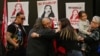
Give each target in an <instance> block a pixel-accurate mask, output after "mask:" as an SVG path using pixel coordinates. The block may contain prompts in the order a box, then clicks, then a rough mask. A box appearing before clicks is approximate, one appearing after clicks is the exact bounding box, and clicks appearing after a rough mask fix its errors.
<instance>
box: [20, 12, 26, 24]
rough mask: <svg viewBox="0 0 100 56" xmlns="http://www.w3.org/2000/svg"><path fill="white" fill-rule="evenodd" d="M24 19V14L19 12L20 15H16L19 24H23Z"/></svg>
mask: <svg viewBox="0 0 100 56" xmlns="http://www.w3.org/2000/svg"><path fill="white" fill-rule="evenodd" d="M24 20H25V16H24V15H23V14H21V15H20V16H19V17H18V21H19V23H20V24H23V22H24Z"/></svg>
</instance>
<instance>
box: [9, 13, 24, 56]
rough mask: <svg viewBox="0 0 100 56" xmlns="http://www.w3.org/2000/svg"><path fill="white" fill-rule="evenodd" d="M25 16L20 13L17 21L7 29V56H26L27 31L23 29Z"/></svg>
mask: <svg viewBox="0 0 100 56" xmlns="http://www.w3.org/2000/svg"><path fill="white" fill-rule="evenodd" d="M24 20H25V16H24V14H23V13H21V12H19V13H17V15H16V19H15V21H14V22H13V23H11V24H10V25H9V26H8V28H7V43H8V45H7V46H8V47H7V49H8V52H7V56H20V55H23V56H25V47H24V44H25V39H26V31H25V29H24V27H23V22H24Z"/></svg>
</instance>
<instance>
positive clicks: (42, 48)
mask: <svg viewBox="0 0 100 56" xmlns="http://www.w3.org/2000/svg"><path fill="white" fill-rule="evenodd" d="M51 28H52V22H51V20H50V19H49V18H42V19H37V21H36V23H35V25H34V26H33V29H32V30H31V31H30V33H29V36H28V46H27V56H54V53H53V51H52V46H53V45H52V39H53V38H54V35H55V32H57V31H59V30H56V31H55V30H52V29H51ZM33 32H35V33H33ZM46 32H47V33H46ZM51 32H52V33H51ZM36 33H38V34H36ZM34 34H35V35H34ZM39 34H40V35H39ZM48 34H50V35H48Z"/></svg>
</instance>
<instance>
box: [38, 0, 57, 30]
mask: <svg viewBox="0 0 100 56" xmlns="http://www.w3.org/2000/svg"><path fill="white" fill-rule="evenodd" d="M37 9H38V17H39V18H43V17H50V18H51V19H52V20H53V22H54V27H55V28H56V27H57V22H58V3H57V0H50V1H37Z"/></svg>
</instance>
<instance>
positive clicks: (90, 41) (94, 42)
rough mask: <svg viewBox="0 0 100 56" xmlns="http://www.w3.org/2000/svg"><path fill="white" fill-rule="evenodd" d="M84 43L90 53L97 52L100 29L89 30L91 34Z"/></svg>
mask: <svg viewBox="0 0 100 56" xmlns="http://www.w3.org/2000/svg"><path fill="white" fill-rule="evenodd" d="M84 41H85V42H86V43H87V45H88V48H89V50H90V51H97V48H98V45H99V42H100V29H99V28H96V29H93V30H91V34H90V35H87V37H86V38H85V39H84Z"/></svg>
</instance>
